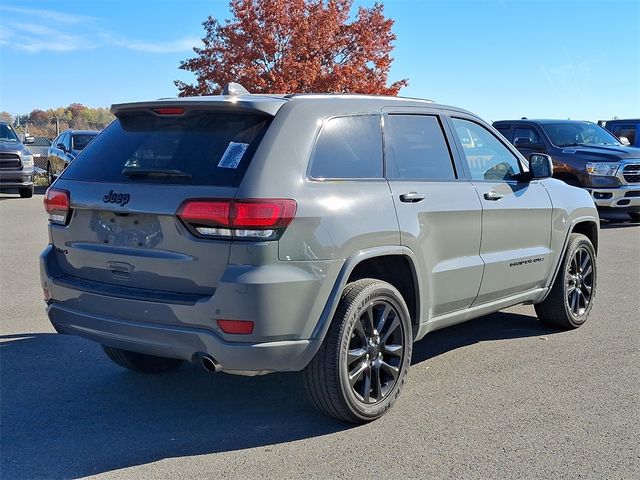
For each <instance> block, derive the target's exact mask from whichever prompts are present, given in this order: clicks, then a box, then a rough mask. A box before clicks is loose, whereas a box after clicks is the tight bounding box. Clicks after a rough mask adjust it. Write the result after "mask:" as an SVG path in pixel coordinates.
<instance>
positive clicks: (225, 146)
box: [62, 112, 271, 187]
mask: <svg viewBox="0 0 640 480" xmlns="http://www.w3.org/2000/svg"><path fill="white" fill-rule="evenodd" d="M270 122H271V117H265V116H263V115H252V114H240V113H227V112H202V113H197V112H196V113H192V114H189V115H187V116H184V117H162V116H158V115H154V114H152V113H138V114H130V115H126V116H122V117H121V118H119V119H117V120H116V121H114V122H113V123H112V124H111V125H109V127H107V128H106V129H105V131H104V132H102V133H101V134H100V135H99V136H98V137H96V138H95V139H94V140H93V141H91V142H90V143H89V144H88V145H87V147H86V148H85V149H84V150H82V153H81V154H80V155H78V157H77V158H76V160H75V161H74V162H73V163H72V164H71V165H70V166H69V167H68V168H67V169H66V170H65V171H64V173H63V174H62V176H63V178H65V179H68V180H84V181H95V182H144V183H178V184H192V185H216V186H231V187H237V186H238V185H239V184H240V181H241V180H242V177H243V176H244V172H245V171H246V169H247V167H248V166H249V163H250V162H251V158H252V156H253V154H254V152H255V150H256V149H257V147H258V145H259V143H260V141H261V140H262V138H263V136H264V134H265V132H266V130H267V128H268V127H269V124H270ZM172 172H173V173H172ZM176 172H177V173H176Z"/></svg>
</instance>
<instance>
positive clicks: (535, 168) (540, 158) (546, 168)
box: [529, 153, 553, 180]
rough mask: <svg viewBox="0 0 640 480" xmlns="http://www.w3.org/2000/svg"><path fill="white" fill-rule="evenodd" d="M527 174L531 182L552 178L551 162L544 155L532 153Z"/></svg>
mask: <svg viewBox="0 0 640 480" xmlns="http://www.w3.org/2000/svg"><path fill="white" fill-rule="evenodd" d="M529 174H530V175H531V180H541V179H543V178H550V177H552V176H553V160H551V157H550V156H549V155H545V154H544V153H532V154H531V155H529Z"/></svg>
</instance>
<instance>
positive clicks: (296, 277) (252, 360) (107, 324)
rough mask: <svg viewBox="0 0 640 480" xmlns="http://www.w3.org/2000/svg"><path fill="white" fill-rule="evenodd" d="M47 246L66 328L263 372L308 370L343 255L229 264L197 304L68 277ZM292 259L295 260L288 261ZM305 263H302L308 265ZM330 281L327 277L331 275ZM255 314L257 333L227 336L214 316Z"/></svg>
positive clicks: (45, 268) (51, 307)
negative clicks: (99, 287) (113, 292)
mask: <svg viewBox="0 0 640 480" xmlns="http://www.w3.org/2000/svg"><path fill="white" fill-rule="evenodd" d="M57 255H61V254H60V253H59V252H56V251H55V250H54V248H53V247H52V246H51V245H49V246H48V247H47V248H46V249H45V251H44V252H43V253H42V255H41V261H40V276H41V282H42V287H43V288H44V289H46V290H47V292H48V293H49V297H50V300H49V301H48V307H47V313H48V316H49V320H50V321H51V323H52V325H53V326H54V328H55V329H56V330H57V331H58V332H60V333H66V334H74V335H79V336H81V337H85V338H87V339H89V340H93V341H95V342H98V343H101V344H105V345H109V346H113V347H116V348H123V349H125V350H131V351H135V352H140V353H146V354H149V355H157V356H162V357H170V358H179V359H182V360H187V361H190V362H195V361H197V360H198V359H199V358H200V356H201V355H202V354H208V355H210V356H212V357H213V358H214V359H215V361H216V362H217V363H218V364H220V366H221V369H222V371H225V372H228V373H234V374H244V375H259V374H264V373H269V372H276V371H297V370H301V369H303V368H304V367H305V366H306V365H307V364H308V363H309V361H310V360H311V358H313V356H314V355H315V352H316V351H317V349H318V347H319V345H320V342H321V340H322V339H317V338H313V331H314V329H315V327H316V325H317V323H318V321H319V319H320V317H321V315H322V310H323V309H324V306H325V304H326V302H327V298H328V296H329V293H330V291H329V290H330V288H331V286H332V285H331V284H332V283H333V282H332V281H331V280H330V279H332V278H333V279H334V280H335V278H337V275H338V273H339V271H340V267H341V266H342V264H343V263H344V262H343V261H335V260H330V261H319V262H301V263H299V264H298V263H297V262H286V263H287V264H286V265H283V264H281V265H271V266H264V267H255V266H250V265H230V266H228V267H227V271H226V272H225V274H224V275H223V277H222V279H221V281H220V283H219V285H218V287H217V289H216V291H215V293H214V294H213V295H212V296H211V297H206V298H204V299H202V300H199V301H195V302H194V303H192V304H177V303H171V302H170V301H168V300H169V299H167V301H164V300H163V301H162V302H160V301H158V300H155V301H148V300H144V299H140V298H123V297H115V296H110V295H108V294H105V293H104V292H100V291H90V290H87V289H84V290H82V289H79V288H77V287H74V286H73V285H70V284H69V283H68V282H66V283H65V282H64V281H62V280H63V278H64V275H63V272H61V270H60V267H59V263H58V260H57ZM289 263H290V264H289ZM303 264H304V265H303ZM327 280H328V281H327ZM219 318H221V319H228V320H234V319H237V320H252V321H254V324H255V330H254V333H253V334H251V335H229V334H225V333H224V332H222V331H221V330H220V328H219V327H218V325H217V322H216V319H219Z"/></svg>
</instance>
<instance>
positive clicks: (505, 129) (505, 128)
mask: <svg viewBox="0 0 640 480" xmlns="http://www.w3.org/2000/svg"><path fill="white" fill-rule="evenodd" d="M510 128H511V127H510V126H509V125H500V126H499V127H495V129H496V130H498V131H499V132H500V133H501V134H502V135H503V136H504V138H506V139H507V140H511V139H510V138H509V129H510Z"/></svg>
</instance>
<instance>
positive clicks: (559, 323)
mask: <svg viewBox="0 0 640 480" xmlns="http://www.w3.org/2000/svg"><path fill="white" fill-rule="evenodd" d="M596 287H597V269H596V252H595V249H594V248H593V245H592V244H591V240H589V239H588V238H587V237H586V236H584V235H581V234H579V233H572V234H571V235H570V236H569V243H568V244H567V249H566V251H565V253H564V257H563V260H562V264H561V265H560V269H559V270H558V274H557V275H556V279H555V280H554V282H553V285H552V287H551V292H549V295H547V298H546V299H545V300H544V301H543V302H542V303H538V304H537V305H535V310H536V313H537V315H538V318H539V319H540V321H541V322H542V323H543V324H545V325H547V326H549V327H552V328H558V329H562V330H571V329H574V328H578V327H580V326H581V325H582V324H584V323H585V322H586V321H587V318H588V317H589V312H591V309H592V308H593V300H594V298H595V295H596Z"/></svg>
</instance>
